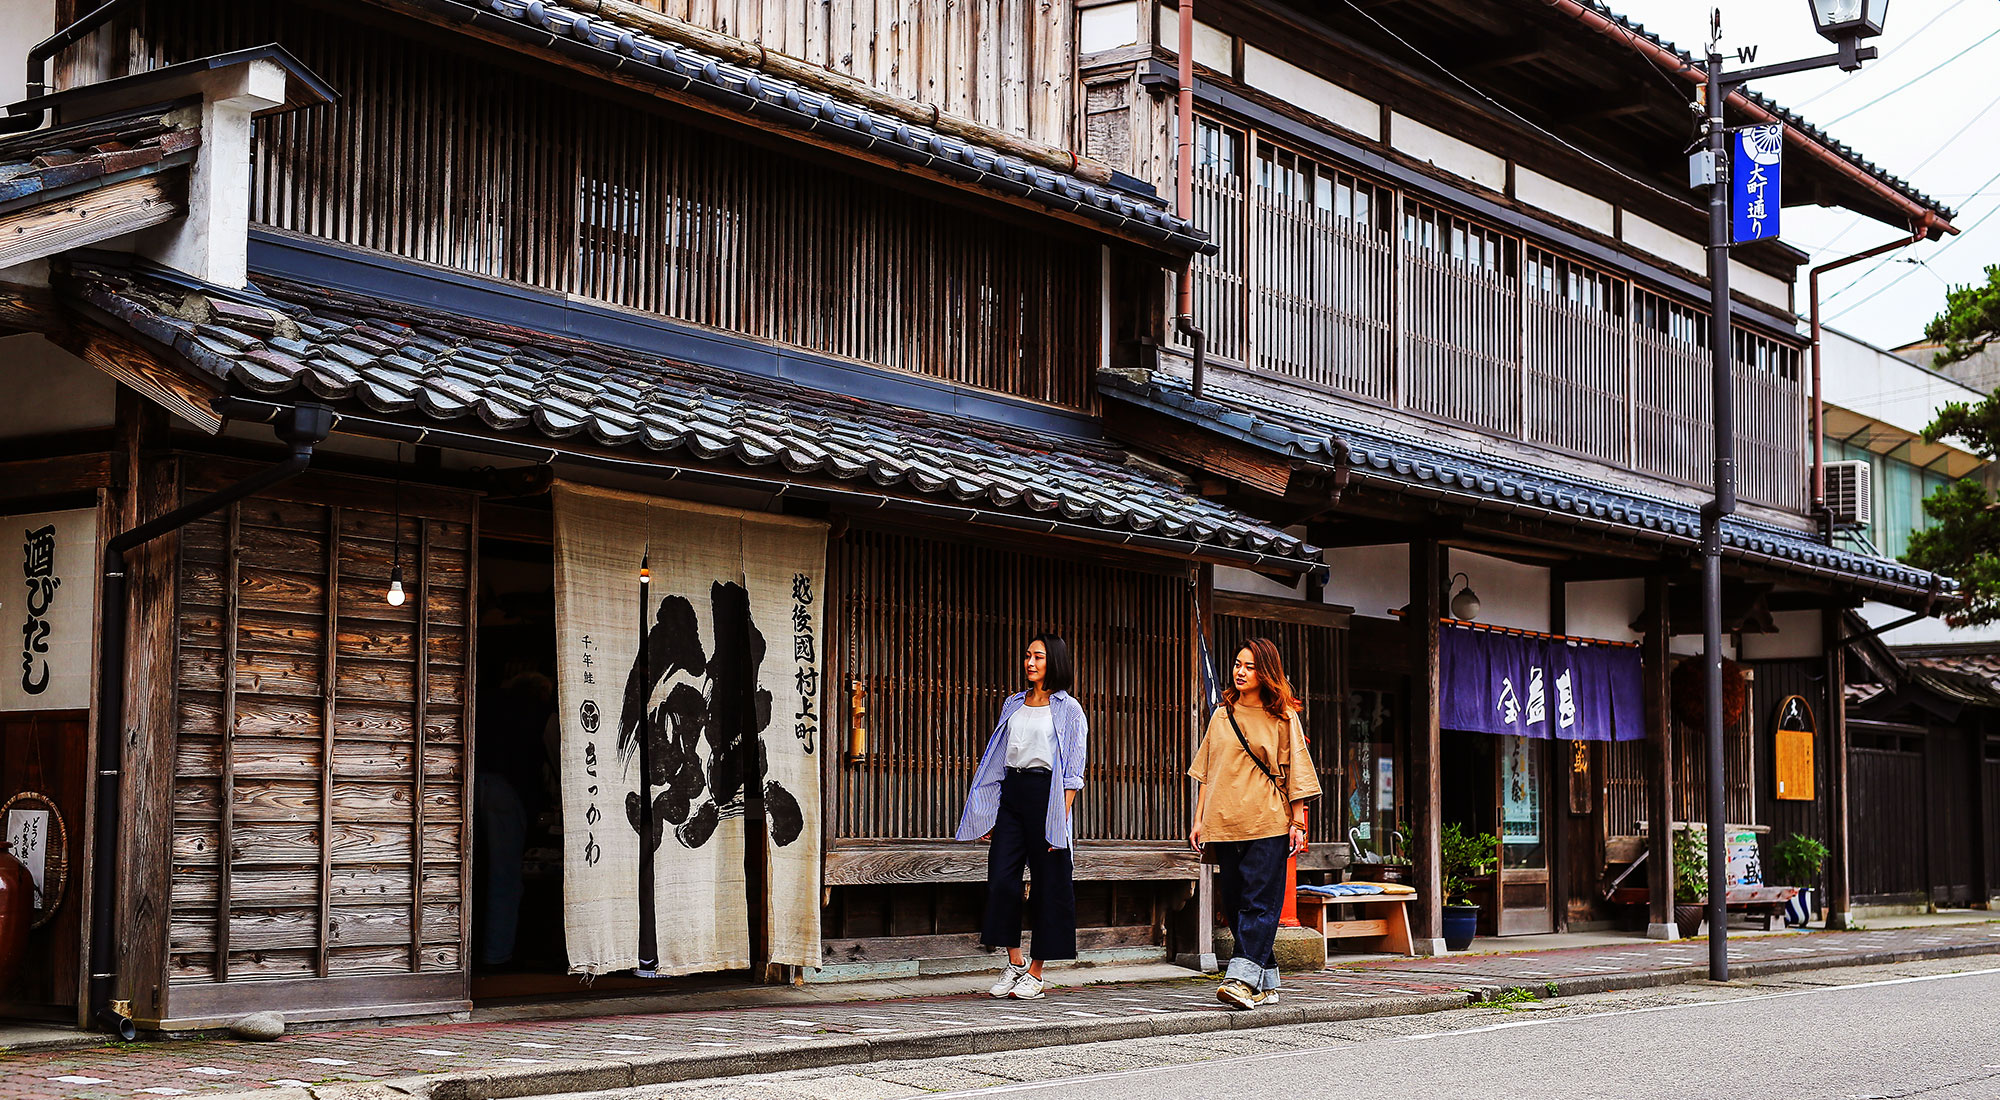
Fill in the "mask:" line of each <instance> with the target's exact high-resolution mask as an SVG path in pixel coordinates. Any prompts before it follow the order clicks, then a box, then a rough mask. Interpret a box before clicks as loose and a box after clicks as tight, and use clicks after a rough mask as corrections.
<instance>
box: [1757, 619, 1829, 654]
mask: <svg viewBox="0 0 2000 1100" xmlns="http://www.w3.org/2000/svg"><path fill="white" fill-rule="evenodd" d="M1771 622H1772V623H1773V624H1774V625H1775V626H1777V628H1778V632H1777V633H1776V634H1745V635H1744V636H1743V659H1744V660H1746V661H1777V660H1785V659H1788V658H1794V657H1817V656H1819V655H1820V654H1821V653H1824V652H1826V647H1825V639H1824V636H1823V635H1822V634H1821V633H1820V631H1821V629H1822V628H1821V626H1820V613H1819V612H1817V611H1780V612H1777V613H1776V614H1774V615H1772V616H1771Z"/></svg>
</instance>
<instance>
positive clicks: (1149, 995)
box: [0, 923, 2000, 1100]
mask: <svg viewBox="0 0 2000 1100" xmlns="http://www.w3.org/2000/svg"><path fill="white" fill-rule="evenodd" d="M1481 942H1482V943H1493V942H1498V941H1481ZM1729 948H1730V951H1729V954H1730V965H1731V969H1732V973H1734V974H1738V975H1741V976H1744V977H1752V976H1756V975H1757V974H1766V973H1774V972H1779V971H1786V970H1803V969H1810V968H1815V967H1821V966H1843V965H1847V966H1852V965H1869V964H1877V963H1889V962H1905V961H1910V960H1913V959H1917V958H1938V957H1950V956H1954V955H1970V954H1987V953H2000V923H1984V924H1970V925H1954V926H1944V927H1931V928H1906V929H1889V930H1883V931H1873V932H1869V931H1863V932H1811V933H1799V934H1794V935H1782V936H1762V937H1748V938H1742V937H1739V938H1735V939H1732V940H1731V941H1730V945H1729ZM1706 966H1707V948H1706V946H1705V945H1704V944H1703V943H1702V942H1701V941H1681V942H1678V943H1635V944H1618V945H1609V946H1596V947H1578V948H1565V949H1559V950H1546V951H1522V952H1496V953H1492V954H1477V955H1452V956H1448V957H1443V958H1434V959H1381V958H1375V959H1368V960H1358V961H1355V962H1350V963H1341V962H1339V961H1338V960H1337V959H1336V962H1335V967H1336V968H1335V969H1331V970H1326V971H1322V972H1319V973H1314V974H1295V975H1287V976H1286V980H1285V989H1284V993H1283V996H1282V998H1281V1000H1280V1003H1279V1004H1278V1005H1276V1006H1272V1007H1269V1008H1260V1009H1258V1010H1257V1011H1255V1012H1249V1013H1232V1012H1228V1011H1226V1010H1223V1009H1222V1008H1220V1007H1219V1006H1218V1005H1217V1004H1216V1003H1215V1000H1214V996H1213V991H1212V989H1213V983H1214V978H1212V977H1203V978H1193V977H1190V978H1186V979H1179V980H1168V981H1152V982H1138V983H1129V984H1115V985H1114V984H1107V985H1084V986H1069V987H1060V986H1059V987H1053V988H1052V990H1051V992H1050V993H1049V995H1048V996H1047V997H1046V998H1044V999H1042V1000H1037V1001H994V1000H992V999H991V998H989V997H986V996H985V995H983V994H977V993H974V994H962V995H956V996H944V997H924V998H908V999H903V1000H887V1001H865V1002H843V1003H812V1004H798V1003H791V1004H781V1005H773V1006H769V1007H759V1008H740V1009H722V1010H704V1011H690V1012H665V1013H654V1014H649V1015H625V1016H599V1017H587V1018H581V1019H560V1020H544V1021H500V1022H491V1023H457V1024H426V1025H414V1026H408V1027H371V1028H362V1029H353V1030H345V1031H322V1032H309V1033H303V1034H294V1035H288V1036H286V1037H285V1038H283V1039H281V1040H278V1041H277V1042H272V1043H247V1042H238V1041H235V1040H229V1039H203V1040H164V1041H156V1042H143V1043H130V1044H108V1045H106V1046H101V1047H92V1048H86V1049H80V1050H63V1051H48V1052H24V1053H19V1054H0V1100H56V1098H74V1100H145V1098H148V1097H156V1096H158V1097H170V1096H189V1097H196V1098H199V1100H217V1098H219V1097H221V1096H224V1095H227V1094H231V1093H242V1092H246V1091H256V1092H259V1093H260V1094H261V1098H262V1100H286V1097H285V1094H286V1093H287V1092H290V1093H292V1095H294V1096H299V1097H303V1096H305V1095H306V1093H305V1092H304V1090H303V1088H301V1087H300V1086H311V1085H323V1084H324V1085H338V1084H341V1083H349V1084H357V1085H360V1084H367V1083H373V1082H385V1081H397V1080H400V1084H401V1086H402V1087H403V1088H405V1089H408V1090H409V1091H411V1092H413V1093H415V1094H417V1095H419V1096H428V1097H429V1098H430V1100H488V1098H497V1097H508V1096H526V1095H538V1094H551V1093H559V1092H572V1091H581V1090H588V1089H597V1088H613V1087H624V1086H629V1085H643V1084H652V1083H656V1082H664V1081H675V1080H691V1079H697V1078H702V1077H714V1076H729V1075H734V1074H741V1073H761V1072H769V1071H772V1070H778V1069H789V1068H806V1067H811V1066H826V1065H840V1064H851V1063H858V1062H866V1061H873V1060H879V1059H885V1058H911V1057H926V1056H941V1055H949V1054H966V1053H979V1052H983V1051H998V1050H1013V1049H1021V1048H1024V1047H1034V1046H1046V1045H1051V1044H1054V1043H1064V1042H1091V1041H1098V1040H1106V1039H1118V1038H1130V1037H1135V1036H1140V1035H1160V1034H1185V1033H1193V1032H1201V1031H1214V1030H1220V1029H1225V1028H1239V1027H1259V1026H1267V1025H1273V1024H1289V1023H1302V1022H1307V1021H1312V1020H1334V1019H1356V1018H1361V1017H1371V1016H1389V1015H1403V1014H1409V1013H1414V1012H1431V1011H1438V1010H1441V1009H1446V1008H1454V1007H1459V1006H1462V1005H1464V1004H1466V1003H1467V1001H1468V999H1469V997H1476V996H1480V995H1484V994H1490V993H1492V992H1494V991H1497V990H1501V989H1506V988H1509V987H1512V986H1524V987H1527V988H1528V989H1530V990H1532V991H1534V992H1535V993H1537V994H1538V995H1545V994H1546V993H1547V992H1548V986H1550V985H1551V984H1553V985H1554V986H1555V987H1556V988H1555V990H1554V992H1555V993H1556V994H1557V995H1574V994H1578V993H1588V992H1596V991H1600V990H1604V989H1620V988H1636V987H1641V986H1650V985H1664V984H1671V983H1675V982H1684V981H1689V980H1693V979H1696V978H1700V977H1704V976H1706ZM1080 973H1081V974H1082V975H1083V976H1086V977H1087V974H1088V972H1087V971H1086V972H1080ZM411 1079H415V1080H411ZM342 1091H347V1090H342V1089H338V1088H335V1089H325V1088H322V1089H317V1090H315V1092H316V1094H317V1095H318V1096H319V1097H321V1098H325V1097H327V1096H328V1094H329V1093H330V1092H331V1093H336V1094H337V1093H339V1092H342Z"/></svg>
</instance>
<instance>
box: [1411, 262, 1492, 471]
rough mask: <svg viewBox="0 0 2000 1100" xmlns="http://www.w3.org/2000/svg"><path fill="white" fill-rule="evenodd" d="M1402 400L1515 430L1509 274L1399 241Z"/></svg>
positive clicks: (1468, 420)
mask: <svg viewBox="0 0 2000 1100" xmlns="http://www.w3.org/2000/svg"><path fill="white" fill-rule="evenodd" d="M1402 292H1403V294H1404V296H1405V299H1406V301H1405V305H1404V313H1403V316H1404V320H1405V324H1406V328H1405V330H1404V333H1403V361H1404V366H1403V382H1404V386H1405V389H1404V396H1403V404H1404V405H1405V406H1406V407H1407V408H1410V409H1413V410H1415V411H1417V412H1420V413H1425V414H1427V415H1430V416H1436V417H1442V418H1444V419H1447V420H1455V421H1458V422H1460V423H1462V424H1466V425H1469V426H1471V427H1474V428H1479V429H1482V430H1484V431H1488V432H1492V433H1494V434H1495V435H1508V436H1511V435H1518V434H1519V432H1520V425H1521V380H1520V355H1519V352H1520V338H1519V331H1520V319H1519V317H1518V315H1517V312H1516V311H1517V308H1518V307H1517V300H1518V290H1517V288H1516V285H1515V280H1514V279H1512V278H1510V277H1508V276H1506V275H1504V274H1501V273H1499V272H1497V271H1493V270H1491V269H1488V268H1484V267H1480V266H1478V265H1475V264H1472V263H1468V262H1466V261H1463V260H1458V259H1453V258H1452V257H1450V256H1448V255H1445V254H1442V253H1438V252H1434V251H1431V250H1428V249H1414V248H1412V249H1406V250H1405V251H1404V254H1403V271H1402Z"/></svg>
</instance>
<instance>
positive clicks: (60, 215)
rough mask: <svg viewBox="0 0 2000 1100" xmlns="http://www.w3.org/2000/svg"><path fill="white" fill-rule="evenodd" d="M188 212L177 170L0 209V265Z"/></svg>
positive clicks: (183, 182)
mask: <svg viewBox="0 0 2000 1100" xmlns="http://www.w3.org/2000/svg"><path fill="white" fill-rule="evenodd" d="M186 213H187V184H186V180H185V179H184V178H183V176H182V175H181V173H178V172H175V173H171V174H169V173H164V172H156V173H153V174H150V175H144V176H139V177H137V178H135V179H129V180H125V181H124V182H122V183H114V184H112V185H110V186H109V187H100V188H98V189H96V190H94V191H89V192H86V193H84V194H81V195H75V196H72V197H70V198H67V199H63V200H60V201H57V202H52V203H45V204H43V205H41V206H36V207H32V208H30V209H27V210H20V211H16V212H14V213H12V214H6V215H0V267H12V266H14V265H15V264H24V263H27V262H29V261H30V260H40V259H43V258H46V257H49V256H53V255H55V254H56V253H58V252H67V251H69V250H70V249H72V248H84V247H87V246H89V245H93V244H98V243H100V242H102V241H108V240H110V239H111V238H113V237H122V236H124V235H125V234H127V233H135V232H137V231H139V230H141V229H147V228H150V227H152V226H155V225H159V224H160V223H161V222H165V221H171V220H173V219H174V218H178V217H180V216H182V215H184V214H186Z"/></svg>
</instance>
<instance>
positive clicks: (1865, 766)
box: [1847, 747, 1928, 900]
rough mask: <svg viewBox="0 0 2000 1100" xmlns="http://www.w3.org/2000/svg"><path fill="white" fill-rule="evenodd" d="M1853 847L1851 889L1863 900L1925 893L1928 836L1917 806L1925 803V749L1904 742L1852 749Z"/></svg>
mask: <svg viewBox="0 0 2000 1100" xmlns="http://www.w3.org/2000/svg"><path fill="white" fill-rule="evenodd" d="M1847 759H1848V766H1847V775H1848V786H1849V790H1850V793H1849V795H1848V819H1849V820H1850V821H1851V822H1853V823H1854V827H1853V829H1852V832H1851V834H1850V835H1851V836H1852V844H1853V852H1852V854H1851V856H1850V859H1849V865H1848V874H1849V876H1850V884H1849V887H1848V889H1849V890H1850V891H1851V892H1852V894H1853V896H1854V897H1855V898H1856V899H1857V900H1866V899H1871V898H1874V899H1889V898H1910V897H1917V896H1921V895H1923V894H1924V890H1925V886H1926V885H1927V884H1926V882H1925V879H1926V878H1927V877H1928V876H1927V875H1926V874H1925V838H1924V828H1923V825H1922V822H1920V821H1912V820H1911V814H1912V811H1913V810H1914V809H1915V808H1917V807H1921V806H1923V805H1924V754H1923V753H1922V752H1921V751H1910V752H1905V751H1903V750H1902V749H1901V748H1894V749H1891V748H1859V747H1857V748H1851V749H1849V750H1848V755H1847Z"/></svg>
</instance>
